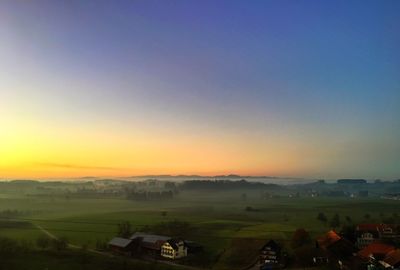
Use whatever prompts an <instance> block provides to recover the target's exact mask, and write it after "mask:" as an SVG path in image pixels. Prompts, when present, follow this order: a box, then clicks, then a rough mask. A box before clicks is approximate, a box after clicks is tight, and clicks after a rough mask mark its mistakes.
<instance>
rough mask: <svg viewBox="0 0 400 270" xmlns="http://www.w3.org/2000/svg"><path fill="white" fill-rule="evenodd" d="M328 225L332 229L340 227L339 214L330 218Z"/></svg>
mask: <svg viewBox="0 0 400 270" xmlns="http://www.w3.org/2000/svg"><path fill="white" fill-rule="evenodd" d="M329 225H331V227H332V228H337V227H339V226H340V216H339V214H337V213H336V214H335V215H334V216H333V217H332V219H331V221H330V223H329Z"/></svg>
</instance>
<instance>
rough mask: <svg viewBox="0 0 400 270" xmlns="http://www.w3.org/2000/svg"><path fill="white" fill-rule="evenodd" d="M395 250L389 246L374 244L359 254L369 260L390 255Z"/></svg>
mask: <svg viewBox="0 0 400 270" xmlns="http://www.w3.org/2000/svg"><path fill="white" fill-rule="evenodd" d="M394 250H395V247H394V246H392V245H389V244H385V243H381V242H374V243H371V244H369V245H368V246H366V247H365V248H363V249H362V250H360V251H359V252H358V256H360V257H361V258H365V259H368V258H369V257H370V256H371V255H373V256H386V255H387V254H388V253H390V252H392V251H394Z"/></svg>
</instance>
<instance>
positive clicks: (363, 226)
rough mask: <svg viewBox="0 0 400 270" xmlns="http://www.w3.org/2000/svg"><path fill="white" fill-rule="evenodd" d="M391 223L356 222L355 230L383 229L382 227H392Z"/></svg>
mask: <svg viewBox="0 0 400 270" xmlns="http://www.w3.org/2000/svg"><path fill="white" fill-rule="evenodd" d="M393 227H394V226H393V225H391V224H383V223H381V224H379V223H364V224H358V225H357V230H358V231H365V232H368V231H383V230H384V229H389V228H391V229H393Z"/></svg>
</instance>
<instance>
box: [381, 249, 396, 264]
mask: <svg viewBox="0 0 400 270" xmlns="http://www.w3.org/2000/svg"><path fill="white" fill-rule="evenodd" d="M383 261H384V262H385V263H387V264H390V265H391V266H395V265H398V264H400V249H396V250H393V251H391V252H389V253H388V254H387V255H386V257H385V259H383Z"/></svg>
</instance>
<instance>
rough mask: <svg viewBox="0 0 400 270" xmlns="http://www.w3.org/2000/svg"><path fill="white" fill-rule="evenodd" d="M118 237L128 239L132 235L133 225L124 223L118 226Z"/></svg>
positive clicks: (127, 222)
mask: <svg viewBox="0 0 400 270" xmlns="http://www.w3.org/2000/svg"><path fill="white" fill-rule="evenodd" d="M117 233H118V236H120V237H123V238H128V237H129V236H131V235H132V233H133V231H132V225H131V223H130V222H129V221H124V222H122V223H119V224H118V232H117Z"/></svg>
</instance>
